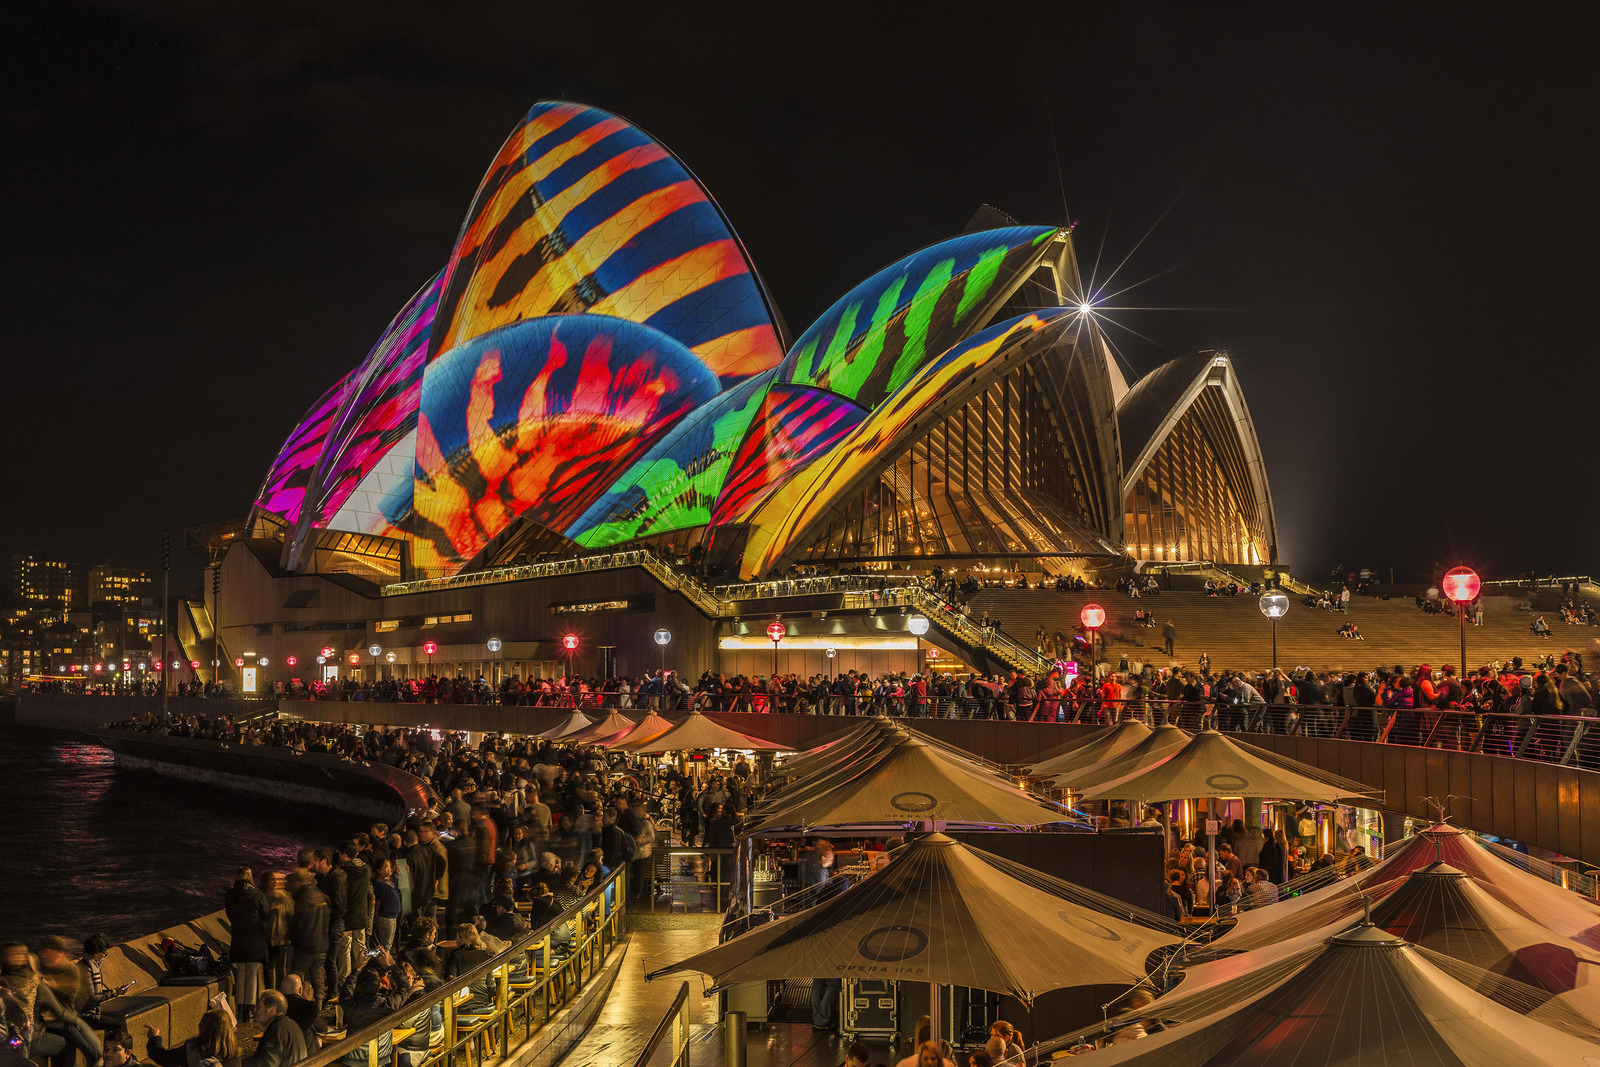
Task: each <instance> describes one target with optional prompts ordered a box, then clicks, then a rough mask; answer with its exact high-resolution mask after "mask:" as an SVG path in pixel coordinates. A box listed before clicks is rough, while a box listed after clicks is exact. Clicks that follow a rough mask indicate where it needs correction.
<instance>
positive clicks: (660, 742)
mask: <svg viewBox="0 0 1600 1067" xmlns="http://www.w3.org/2000/svg"><path fill="white" fill-rule="evenodd" d="M661 721H662V722H666V720H665V719H662V720H661ZM616 747H618V748H622V749H626V750H627V751H629V752H687V751H689V750H691V749H698V748H748V749H754V750H756V751H758V752H787V751H790V749H789V746H788V745H785V744H780V743H779V742H777V741H768V740H766V739H764V738H760V737H748V736H746V735H745V734H741V733H739V732H738V731H736V730H730V729H728V728H727V727H726V726H724V725H722V724H721V723H719V722H717V721H716V720H714V719H711V718H708V717H707V716H705V715H703V714H701V713H700V712H698V711H691V712H689V714H688V716H687V717H685V718H684V720H683V721H682V722H680V723H678V725H676V726H672V727H671V728H670V729H668V730H666V731H665V732H663V733H659V734H656V735H655V736H653V737H649V738H645V739H643V740H639V741H634V740H631V739H624V740H623V741H622V742H621V743H620V744H619V745H617V746H616Z"/></svg>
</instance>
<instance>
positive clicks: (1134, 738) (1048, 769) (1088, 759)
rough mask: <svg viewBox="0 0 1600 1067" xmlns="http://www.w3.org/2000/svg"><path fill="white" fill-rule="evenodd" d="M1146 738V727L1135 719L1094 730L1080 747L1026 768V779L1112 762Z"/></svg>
mask: <svg viewBox="0 0 1600 1067" xmlns="http://www.w3.org/2000/svg"><path fill="white" fill-rule="evenodd" d="M1149 736H1150V727H1148V726H1146V725H1145V724H1144V723H1142V722H1140V721H1139V720H1138V719H1123V720H1122V721H1121V722H1119V723H1117V724H1116V725H1115V726H1107V727H1106V728H1105V729H1103V730H1096V731H1095V732H1094V733H1092V734H1090V735H1089V736H1088V739H1087V740H1085V741H1084V742H1083V743H1082V744H1080V745H1074V746H1073V747H1072V748H1069V749H1067V750H1066V751H1065V752H1060V753H1057V754H1056V755H1054V756H1051V757H1050V758H1048V759H1046V760H1043V761H1041V762H1039V763H1035V764H1032V765H1031V766H1029V767H1028V777H1030V778H1054V777H1056V776H1057V775H1061V774H1066V773H1068V772H1069V771H1077V770H1083V769H1084V768H1087V767H1093V766H1094V765H1095V764H1097V763H1104V762H1105V761H1106V760H1109V759H1115V758H1116V757H1117V756H1120V755H1122V754H1123V753H1124V752H1126V751H1128V749H1130V748H1132V747H1133V746H1134V745H1137V744H1138V743H1139V742H1140V741H1143V740H1144V739H1145V738H1147V737H1149Z"/></svg>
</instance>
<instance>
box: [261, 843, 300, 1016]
mask: <svg viewBox="0 0 1600 1067" xmlns="http://www.w3.org/2000/svg"><path fill="white" fill-rule="evenodd" d="M286 886H287V883H286V881H285V879H284V876H283V873H282V872H281V871H272V872H271V873H269V874H268V875H267V877H266V887H265V889H264V890H263V892H262V895H263V896H265V897H266V898H267V909H268V913H269V914H268V923H267V968H266V977H265V980H264V985H265V987H266V988H268V989H275V988H277V986H278V984H279V983H280V982H282V981H283V977H284V975H286V974H288V973H289V963H290V958H291V957H292V956H293V954H294V945H293V943H292V942H291V940H290V936H289V935H290V927H291V925H292V924H293V922H294V897H292V896H290V895H289V891H288V889H287V888H286Z"/></svg>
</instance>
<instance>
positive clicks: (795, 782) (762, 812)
mask: <svg viewBox="0 0 1600 1067" xmlns="http://www.w3.org/2000/svg"><path fill="white" fill-rule="evenodd" d="M911 736H912V735H911V732H910V731H908V730H906V729H904V728H902V727H898V726H885V727H883V728H881V729H878V730H874V731H871V732H870V733H869V734H867V735H864V737H863V739H862V740H861V741H860V742H858V743H857V744H856V745H855V746H854V747H853V748H850V749H846V750H842V751H839V752H830V753H828V754H827V758H825V759H824V760H822V761H820V762H817V763H815V764H813V765H812V768H811V770H810V771H808V772H807V773H806V774H804V775H803V776H801V777H799V778H793V779H790V780H789V781H788V782H786V783H785V784H784V785H783V787H782V788H780V789H777V790H775V791H773V792H771V793H768V794H767V795H766V796H765V797H763V798H762V799H761V803H760V804H758V805H756V806H755V807H754V808H752V809H751V810H750V812H749V813H748V815H749V818H750V819H752V820H757V821H759V820H761V819H762V818H764V817H765V816H766V815H767V814H768V813H771V812H776V811H782V810H783V809H784V808H786V807H788V806H789V805H791V804H793V803H795V802H796V801H797V800H799V799H800V798H802V797H809V796H812V795H814V794H816V793H818V792H821V791H823V790H826V789H829V788H832V787H833V786H835V785H838V784H839V783H840V782H845V781H848V780H850V779H851V778H854V777H855V776H856V775H858V774H860V773H861V772H862V771H864V770H866V769H867V768H868V767H870V766H872V765H873V764H874V763H876V762H877V761H878V760H879V759H880V758H882V756H883V754H884V753H885V752H887V751H888V750H889V749H890V748H893V747H894V746H895V745H898V744H899V743H900V742H902V741H905V740H907V739H909V738H910V737H911Z"/></svg>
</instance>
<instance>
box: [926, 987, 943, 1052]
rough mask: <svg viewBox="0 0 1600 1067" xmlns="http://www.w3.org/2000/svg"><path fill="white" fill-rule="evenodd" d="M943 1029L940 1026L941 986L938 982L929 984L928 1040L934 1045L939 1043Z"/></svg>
mask: <svg viewBox="0 0 1600 1067" xmlns="http://www.w3.org/2000/svg"><path fill="white" fill-rule="evenodd" d="M941 1029H943V1028H942V1027H941V1026H940V1025H939V985H938V983H936V982H929V983H928V1040H929V1041H932V1042H933V1043H934V1044H936V1045H937V1044H938V1043H939V1038H940V1036H941V1035H940V1033H939V1031H940V1030H941Z"/></svg>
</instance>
